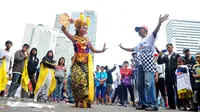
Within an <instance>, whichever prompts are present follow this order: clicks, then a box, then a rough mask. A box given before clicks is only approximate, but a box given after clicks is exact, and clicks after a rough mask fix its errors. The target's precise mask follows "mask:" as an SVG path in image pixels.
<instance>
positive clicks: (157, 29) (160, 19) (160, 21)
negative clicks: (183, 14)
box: [153, 14, 169, 38]
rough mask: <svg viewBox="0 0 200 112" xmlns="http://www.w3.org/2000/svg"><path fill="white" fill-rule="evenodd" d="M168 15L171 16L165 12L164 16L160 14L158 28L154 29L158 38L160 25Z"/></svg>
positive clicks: (154, 33)
mask: <svg viewBox="0 0 200 112" xmlns="http://www.w3.org/2000/svg"><path fill="white" fill-rule="evenodd" d="M168 17H169V15H168V14H165V15H164V16H163V17H162V16H161V15H160V17H159V21H158V25H157V27H156V29H155V30H154V31H153V35H154V38H156V36H157V33H158V31H159V30H160V26H161V25H162V23H163V22H164V21H166V20H167V19H168Z"/></svg>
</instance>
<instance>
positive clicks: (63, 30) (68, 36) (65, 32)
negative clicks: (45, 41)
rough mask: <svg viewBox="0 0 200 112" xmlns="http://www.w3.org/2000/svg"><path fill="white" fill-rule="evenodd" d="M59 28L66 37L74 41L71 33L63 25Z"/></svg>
mask: <svg viewBox="0 0 200 112" xmlns="http://www.w3.org/2000/svg"><path fill="white" fill-rule="evenodd" d="M61 30H62V32H63V33H64V34H65V35H66V36H67V38H69V39H70V40H71V41H72V42H73V43H74V42H75V40H74V38H73V35H72V34H71V33H69V32H68V31H67V30H66V27H65V26H62V28H61Z"/></svg>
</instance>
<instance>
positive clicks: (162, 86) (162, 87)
mask: <svg viewBox="0 0 200 112" xmlns="http://www.w3.org/2000/svg"><path fill="white" fill-rule="evenodd" d="M159 91H160V92H161V95H162V96H166V93H165V79H164V78H159V79H158V83H156V97H157V98H158V94H159Z"/></svg>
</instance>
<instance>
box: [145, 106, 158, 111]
mask: <svg viewBox="0 0 200 112" xmlns="http://www.w3.org/2000/svg"><path fill="white" fill-rule="evenodd" d="M145 111H158V108H157V107H147V108H145Z"/></svg>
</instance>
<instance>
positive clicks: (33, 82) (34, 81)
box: [28, 74, 36, 93]
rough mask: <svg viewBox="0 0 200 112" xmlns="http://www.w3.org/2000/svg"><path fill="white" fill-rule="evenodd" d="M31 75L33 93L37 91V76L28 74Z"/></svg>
mask: <svg viewBox="0 0 200 112" xmlns="http://www.w3.org/2000/svg"><path fill="white" fill-rule="evenodd" d="M28 75H29V79H30V81H31V84H32V87H33V93H34V91H35V87H36V77H35V75H34V74H28Z"/></svg>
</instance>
